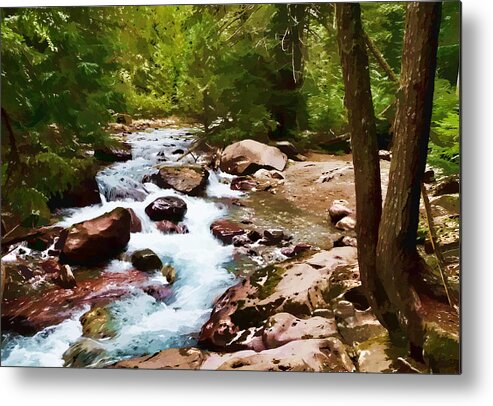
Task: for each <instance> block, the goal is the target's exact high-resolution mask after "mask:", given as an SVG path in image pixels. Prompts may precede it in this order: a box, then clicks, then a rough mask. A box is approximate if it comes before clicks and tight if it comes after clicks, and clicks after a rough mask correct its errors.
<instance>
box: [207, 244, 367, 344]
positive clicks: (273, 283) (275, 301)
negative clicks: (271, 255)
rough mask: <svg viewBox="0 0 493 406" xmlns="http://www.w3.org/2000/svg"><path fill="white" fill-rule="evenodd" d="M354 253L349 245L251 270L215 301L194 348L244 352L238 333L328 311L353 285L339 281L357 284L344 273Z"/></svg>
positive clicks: (351, 275) (354, 276)
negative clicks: (277, 317) (284, 316)
mask: <svg viewBox="0 0 493 406" xmlns="http://www.w3.org/2000/svg"><path fill="white" fill-rule="evenodd" d="M356 253H357V250H356V248H353V247H340V248H334V249H332V250H330V251H321V252H319V253H317V254H315V255H313V256H312V257H310V258H308V259H306V260H302V259H301V260H290V261H286V262H285V263H282V264H276V265H271V266H268V267H266V268H262V269H259V270H257V271H255V272H254V273H253V274H252V275H250V276H249V277H247V278H246V279H245V280H243V281H242V282H240V283H238V284H237V285H235V286H232V287H231V288H229V289H228V290H227V291H226V292H225V293H224V294H223V295H222V296H221V297H220V298H219V299H218V300H217V302H216V303H215V306H214V308H213V310H212V313H211V316H210V319H209V321H208V322H207V323H205V324H204V326H203V327H202V331H201V334H200V337H199V344H200V345H201V346H203V347H205V348H208V349H213V350H215V349H220V350H224V349H225V348H228V347H231V348H232V349H237V348H245V346H244V345H243V343H241V345H240V346H239V344H240V343H239V342H238V340H239V339H240V338H241V336H242V335H243V333H244V334H245V335H248V334H249V333H248V332H249V329H252V328H253V329H256V328H258V327H261V326H262V325H263V322H264V320H266V319H267V318H269V317H270V316H272V315H274V314H276V313H283V312H284V313H290V314H292V315H293V316H295V317H298V318H309V317H311V316H312V315H314V314H315V313H314V312H315V311H316V310H317V309H327V308H328V307H330V306H329V302H330V300H332V299H334V298H335V297H337V296H338V295H340V294H341V293H343V292H344V291H345V290H346V289H347V288H351V287H353V286H352V285H348V286H342V285H341V283H342V282H339V280H350V281H355V283H359V282H357V279H358V277H359V274H358V273H357V272H353V271H352V270H350V269H348V268H349V266H354V265H355V264H356V263H357V259H356V256H357V254H356ZM343 270H344V272H343ZM346 274H347V275H346Z"/></svg>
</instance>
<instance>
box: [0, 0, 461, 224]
mask: <svg viewBox="0 0 493 406" xmlns="http://www.w3.org/2000/svg"><path fill="white" fill-rule="evenodd" d="M459 7H460V6H459V4H458V3H456V2H450V3H445V4H444V7H443V18H442V26H441V31H440V46H439V50H438V67H437V72H438V78H437V82H436V91H435V100H434V112H433V131H432V136H431V143H430V153H429V160H430V163H431V164H432V165H434V166H437V167H439V168H442V169H443V170H444V171H445V172H453V171H457V170H458V163H459V161H458V152H459V146H458V134H459V132H458V130H459V116H458V97H457V95H456V94H455V86H456V84H457V83H456V82H457V70H458V56H459V42H458V41H459V24H458V21H459V20H458V18H459V10H460V8H459ZM405 8H406V4H405V3H395V2H393V3H386V2H376V3H375V2H374V3H363V4H362V16H363V25H364V29H365V31H366V33H367V34H368V35H369V37H370V38H371V39H372V40H373V42H374V43H375V45H376V46H377V47H378V48H379V49H380V51H381V52H382V54H383V56H384V57H385V59H386V60H387V61H388V62H389V64H390V66H391V68H392V69H393V70H394V71H395V72H396V73H397V74H398V72H399V69H400V58H401V51H402V38H403V35H404V17H405ZM1 35H2V55H1V56H2V135H3V137H2V187H3V191H4V193H3V198H4V208H5V209H7V210H11V211H15V212H16V213H17V214H19V215H21V216H27V217H29V216H31V215H32V212H33V211H34V212H35V213H37V212H39V213H41V216H46V215H47V213H46V201H47V200H48V199H49V198H50V196H52V195H54V194H57V193H60V192H63V191H64V190H66V189H68V188H70V187H72V186H73V185H75V184H76V183H77V182H78V180H79V179H80V178H81V176H80V174H81V173H82V172H83V171H85V170H86V169H87V168H88V166H89V165H91V164H92V162H91V160H90V159H88V158H87V156H88V155H87V154H86V153H85V152H86V151H90V150H92V149H94V147H97V146H101V145H105V144H108V143H109V142H110V140H109V139H108V136H107V134H105V132H104V127H105V125H106V124H107V123H108V121H109V120H111V118H112V114H113V113H115V112H125V113H129V114H130V115H132V116H134V117H144V118H152V117H155V118H157V117H164V116H167V115H170V114H175V115H182V116H186V117H188V118H193V119H196V120H197V121H199V122H201V123H202V124H203V126H204V132H205V133H206V134H207V136H208V137H209V139H210V141H211V142H213V143H217V144H222V145H224V144H227V143H229V142H232V141H235V140H239V139H244V138H255V139H258V140H261V141H264V142H268V141H269V140H270V139H271V138H276V137H278V138H286V137H290V138H292V139H294V140H295V141H297V142H300V143H302V144H303V145H306V146H310V144H311V143H316V144H320V143H323V140H325V139H327V138H330V137H333V136H334V135H340V134H342V133H344V132H346V125H347V124H346V122H347V120H346V112H345V108H344V86H343V81H342V77H341V67H340V61H339V53H338V44H337V30H336V27H335V22H334V6H333V5H332V4H329V3H324V4H322V3H313V4H309V3H305V4H303V5H300V4H233V5H210V6H165V7H163V6H126V7H101V8H98V7H55V8H32V9H29V8H24V9H17V8H15V9H2V34H1ZM370 75H371V84H372V94H373V100H374V107H375V114H376V116H377V118H378V120H379V123H382V128H388V127H389V126H390V123H391V121H392V115H393V109H392V108H391V107H392V105H393V103H394V101H395V94H396V90H397V85H396V84H395V83H393V82H392V81H391V80H390V79H389V78H388V77H387V75H386V74H385V72H383V70H382V68H381V67H380V66H379V65H378V63H377V62H376V61H375V60H374V58H373V56H371V55H370ZM9 125H10V127H11V129H12V133H11V132H10V129H9ZM384 131H386V130H384ZM21 188H22V189H23V190H24V192H22V193H21V192H19V189H21Z"/></svg>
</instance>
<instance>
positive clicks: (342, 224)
mask: <svg viewBox="0 0 493 406" xmlns="http://www.w3.org/2000/svg"><path fill="white" fill-rule="evenodd" d="M355 227H356V220H355V219H353V218H352V217H349V216H347V217H344V218H342V219H341V220H339V221H338V222H337V223H336V228H337V229H339V230H343V231H351V230H354V229H355Z"/></svg>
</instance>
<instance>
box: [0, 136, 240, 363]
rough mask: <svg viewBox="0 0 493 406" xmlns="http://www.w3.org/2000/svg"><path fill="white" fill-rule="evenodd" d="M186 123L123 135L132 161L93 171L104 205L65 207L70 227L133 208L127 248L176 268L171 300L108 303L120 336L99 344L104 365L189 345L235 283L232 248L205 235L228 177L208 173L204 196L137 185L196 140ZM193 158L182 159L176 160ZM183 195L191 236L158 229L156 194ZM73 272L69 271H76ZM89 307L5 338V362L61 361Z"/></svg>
mask: <svg viewBox="0 0 493 406" xmlns="http://www.w3.org/2000/svg"><path fill="white" fill-rule="evenodd" d="M188 131H189V129H181V130H175V129H162V130H155V131H152V132H147V133H135V134H132V135H129V136H128V142H129V143H130V144H131V145H132V159H131V160H129V161H127V162H122V163H115V164H113V165H111V166H109V167H107V168H105V169H103V170H102V171H101V172H100V173H99V174H98V176H97V181H98V185H99V189H100V192H101V195H102V200H103V203H102V204H99V205H93V206H88V207H84V208H80V209H69V210H67V211H66V212H64V217H63V219H62V220H61V221H60V223H59V224H60V225H63V226H69V225H71V224H75V223H79V222H81V221H84V220H88V219H92V218H94V217H97V216H99V215H101V214H103V213H105V212H108V211H110V210H112V209H114V208H116V207H128V208H132V209H133V210H134V211H135V213H136V214H137V215H138V217H139V218H140V220H141V221H142V226H143V228H142V232H140V233H133V234H131V238H130V241H129V243H128V247H127V250H126V251H127V253H129V254H131V253H132V252H133V251H135V250H137V249H143V248H150V249H152V250H153V251H154V252H155V253H156V254H157V255H158V256H159V257H160V258H161V260H162V261H163V263H170V264H172V265H173V266H174V267H175V269H176V271H177V280H176V282H175V283H174V284H173V287H172V289H173V298H172V300H171V301H168V302H161V301H156V300H155V299H154V298H153V297H151V296H149V295H147V294H146V293H144V292H143V291H142V290H140V289H134V290H133V291H131V293H130V294H129V295H126V296H125V297H123V298H122V299H120V300H117V301H115V302H113V303H112V304H110V305H109V308H110V310H111V313H112V315H113V316H114V317H115V324H116V326H117V330H118V334H117V336H116V337H114V338H111V339H108V340H104V341H101V340H100V342H99V343H98V344H99V345H101V346H103V347H104V356H103V357H101V358H100V359H99V360H98V361H99V364H95V365H101V364H104V363H108V362H113V361H115V360H118V359H122V358H125V357H130V356H133V355H141V354H145V353H153V352H156V351H158V350H161V349H165V348H170V347H182V346H186V345H193V344H194V343H195V340H196V335H197V333H198V332H199V331H200V328H201V326H202V325H203V323H204V322H205V321H206V320H207V318H208V316H209V314H210V311H211V308H212V304H213V301H214V299H215V298H216V297H217V296H218V295H219V294H221V293H222V292H223V291H224V290H225V289H226V288H227V287H229V286H231V285H232V284H234V283H235V281H236V278H235V276H234V274H232V273H231V272H229V271H228V270H227V269H226V264H228V263H231V261H232V254H233V248H232V246H223V245H222V244H221V243H220V242H219V241H217V240H216V239H215V238H214V237H213V236H212V234H211V233H210V225H211V223H212V222H213V221H214V220H215V219H217V218H220V217H223V216H225V215H226V214H227V205H224V204H221V199H222V198H237V197H240V196H241V193H240V192H236V191H232V190H230V188H229V185H228V184H225V183H223V182H222V179H223V178H228V177H227V176H226V175H223V174H221V173H214V172H211V173H210V176H209V183H208V186H207V189H206V193H205V196H204V197H190V196H182V195H180V194H179V193H177V192H175V191H173V190H163V189H160V188H159V187H157V186H155V185H153V184H145V185H142V184H141V179H142V177H143V176H144V175H146V174H148V173H150V172H152V170H153V166H155V165H156V164H158V163H159V162H160V161H163V160H166V162H167V163H169V162H175V161H176V159H177V157H179V156H180V155H181V153H182V151H184V150H186V149H187V148H188V147H189V146H190V144H191V143H192V142H193V140H194V139H193V136H190V135H189V134H190V133H189V132H188ZM191 161H193V158H192V157H188V158H187V157H186V158H185V159H183V160H181V161H180V162H179V163H178V162H176V163H175V164H176V165H182V164H183V163H187V162H191ZM173 195H180V197H181V198H182V199H183V200H185V202H186V203H187V206H188V211H187V213H186V217H185V219H184V223H185V224H186V226H187V227H188V229H189V230H190V232H189V233H188V234H174V235H172V234H168V235H166V234H163V233H161V232H160V231H159V230H157V228H156V227H155V225H154V224H153V222H152V221H151V220H150V219H149V218H148V217H147V215H146V214H145V212H144V209H145V207H146V206H147V205H148V204H149V203H151V202H152V201H153V200H155V199H156V198H158V197H162V196H173ZM131 268H132V265H131V264H130V263H129V262H128V261H123V260H118V259H115V260H113V261H111V262H109V263H108V265H107V266H106V268H105V269H104V271H105V272H127V271H128V270H129V269H131ZM76 272H77V270H75V271H74V273H75V274H76ZM152 279H153V281H154V282H156V283H162V284H166V283H167V282H166V280H165V278H164V277H163V276H162V275H161V274H160V273H158V272H156V274H155V275H153V276H152ZM87 310H88V307H87V306H86V307H85V308H79V309H74V313H73V315H72V317H71V318H69V319H67V320H65V321H64V322H62V323H60V324H59V325H56V326H52V327H49V328H46V329H44V330H43V331H40V332H39V333H37V334H36V335H34V336H32V337H23V336H18V335H17V336H5V337H4V340H3V343H2V364H3V365H18V366H20V365H26V366H62V365H63V359H62V355H63V353H64V352H65V351H66V350H67V349H68V348H69V346H70V345H71V344H73V343H74V342H75V341H76V340H77V339H78V338H80V337H81V334H82V326H81V324H80V322H79V317H80V316H81V315H82V314H83V313H84V312H85V311H87Z"/></svg>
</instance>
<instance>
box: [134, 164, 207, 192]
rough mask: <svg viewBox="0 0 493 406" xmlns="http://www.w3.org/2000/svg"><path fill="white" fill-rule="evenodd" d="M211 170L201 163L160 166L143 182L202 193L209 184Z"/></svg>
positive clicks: (164, 187) (180, 190)
mask: <svg viewBox="0 0 493 406" xmlns="http://www.w3.org/2000/svg"><path fill="white" fill-rule="evenodd" d="M208 177H209V172H208V171H207V170H206V169H205V168H204V167H202V166H200V165H187V166H165V165H162V166H160V167H159V170H158V172H157V173H154V174H152V175H146V176H145V177H144V179H142V182H152V183H155V184H156V185H158V186H159V187H160V188H163V189H168V188H171V189H174V190H176V191H178V192H180V193H184V194H187V195H190V196H198V195H200V194H201V193H202V192H203V191H204V190H205V187H206V186H207V179H208Z"/></svg>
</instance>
